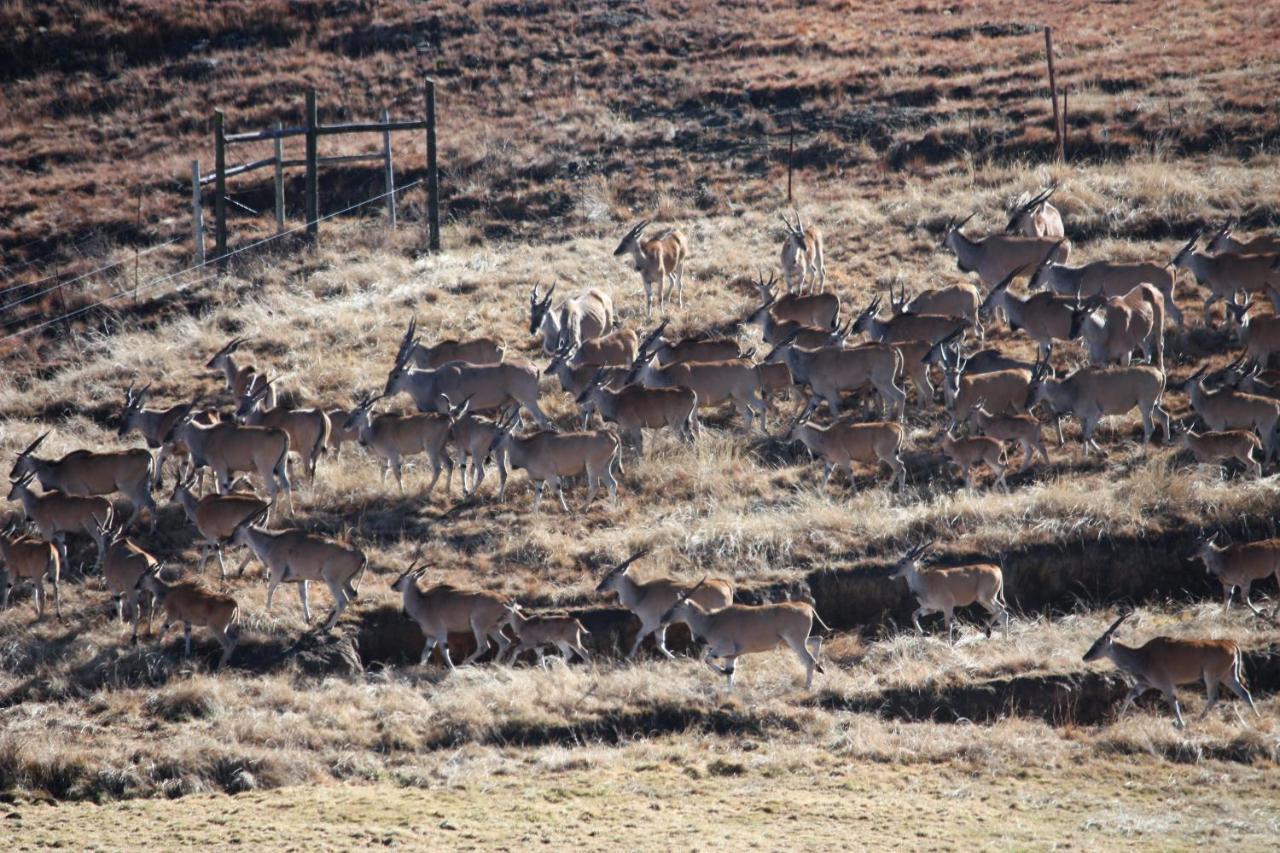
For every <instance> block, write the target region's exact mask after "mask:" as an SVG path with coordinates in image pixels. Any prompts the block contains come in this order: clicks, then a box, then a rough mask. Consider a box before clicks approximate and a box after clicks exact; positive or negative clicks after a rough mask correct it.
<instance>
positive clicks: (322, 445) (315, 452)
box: [311, 412, 333, 459]
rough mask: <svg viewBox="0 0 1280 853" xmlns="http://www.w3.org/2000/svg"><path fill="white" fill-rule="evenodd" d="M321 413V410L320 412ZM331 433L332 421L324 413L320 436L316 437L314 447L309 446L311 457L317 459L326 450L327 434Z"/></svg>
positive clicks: (327, 445)
mask: <svg viewBox="0 0 1280 853" xmlns="http://www.w3.org/2000/svg"><path fill="white" fill-rule="evenodd" d="M321 414H323V412H321ZM332 434H333V422H332V421H330V420H329V416H328V415H325V418H324V429H322V430H321V431H320V436H319V437H318V438H317V439H316V444H315V447H312V448H311V458H312V459H319V458H320V457H321V456H324V455H325V453H327V452H328V447H329V436H330V435H332Z"/></svg>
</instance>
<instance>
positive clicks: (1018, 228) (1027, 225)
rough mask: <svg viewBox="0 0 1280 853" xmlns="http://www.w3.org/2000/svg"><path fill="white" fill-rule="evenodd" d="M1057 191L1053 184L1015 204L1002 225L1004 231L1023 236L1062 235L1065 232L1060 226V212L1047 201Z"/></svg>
mask: <svg viewBox="0 0 1280 853" xmlns="http://www.w3.org/2000/svg"><path fill="white" fill-rule="evenodd" d="M1057 191H1058V187H1057V186H1056V185H1054V186H1051V187H1049V188H1048V189H1046V190H1041V191H1040V192H1038V193H1036V194H1035V195H1033V196H1031V198H1029V199H1028V200H1027V201H1025V202H1020V203H1018V204H1015V205H1014V208H1013V210H1012V211H1011V212H1010V214H1009V222H1008V223H1007V224H1006V225H1005V226H1004V233H1006V234H1021V235H1023V236H1024V237H1062V236H1063V235H1064V234H1065V233H1066V231H1065V230H1064V229H1063V227H1062V214H1061V213H1059V212H1058V208H1056V207H1054V206H1053V205H1052V204H1050V203H1049V199H1050V197H1052V196H1053V194H1054V193H1055V192H1057Z"/></svg>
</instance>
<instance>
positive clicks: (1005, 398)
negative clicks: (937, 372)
mask: <svg viewBox="0 0 1280 853" xmlns="http://www.w3.org/2000/svg"><path fill="white" fill-rule="evenodd" d="M943 352H944V355H943V358H944V361H943V392H944V397H945V399H946V403H947V408H949V409H950V410H951V417H952V419H953V420H954V422H955V423H957V424H969V423H972V422H973V420H974V418H976V417H977V415H978V410H979V409H981V408H983V407H985V408H986V410H987V411H988V412H990V413H992V414H995V415H1006V414H1014V415H1019V414H1024V413H1025V412H1026V411H1027V397H1028V395H1029V394H1030V391H1031V377H1032V373H1033V370H1027V369H1025V368H1021V367H1015V368H1009V369H1006V370H993V371H990V372H988V373H977V372H975V371H974V370H973V369H972V367H971V366H970V360H969V359H967V358H965V357H964V356H963V355H961V354H960V353H959V352H955V353H953V354H952V355H951V356H950V357H948V356H946V355H945V350H944V351H943ZM1046 370H1047V368H1046Z"/></svg>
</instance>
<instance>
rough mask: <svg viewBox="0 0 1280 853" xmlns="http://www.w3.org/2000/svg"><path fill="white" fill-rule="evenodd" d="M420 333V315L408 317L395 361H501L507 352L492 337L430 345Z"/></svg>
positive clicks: (433, 364)
mask: <svg viewBox="0 0 1280 853" xmlns="http://www.w3.org/2000/svg"><path fill="white" fill-rule="evenodd" d="M417 333H418V318H417V317H411V318H410V319H409V327H408V328H407V329H406V330H405V333H404V337H403V338H402V339H401V341H400V348H399V350H397V351H396V361H407V362H409V363H410V364H412V365H413V366H414V367H421V368H424V369H425V368H431V367H440V366H442V365H445V364H448V363H449V362H451V361H465V362H466V363H467V364H499V363H501V361H502V358H503V356H504V355H505V354H506V347H505V346H503V344H502V343H501V342H500V341H497V340H494V339H493V338H470V339H468V340H465V341H459V340H454V339H452V338H450V339H448V340H443V341H440V342H439V343H436V344H432V345H431V346H424V345H423V344H422V342H421V341H419V340H418V339H417V338H416V337H415V335H417Z"/></svg>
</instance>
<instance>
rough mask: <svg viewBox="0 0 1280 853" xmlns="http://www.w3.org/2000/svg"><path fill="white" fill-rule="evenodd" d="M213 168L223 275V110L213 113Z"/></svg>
mask: <svg viewBox="0 0 1280 853" xmlns="http://www.w3.org/2000/svg"><path fill="white" fill-rule="evenodd" d="M213 168H214V179H213V218H214V225H213V227H214V254H215V255H217V258H218V272H219V273H221V272H225V271H226V269H227V142H226V134H225V133H224V131H223V126H222V110H214V113H213Z"/></svg>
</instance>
